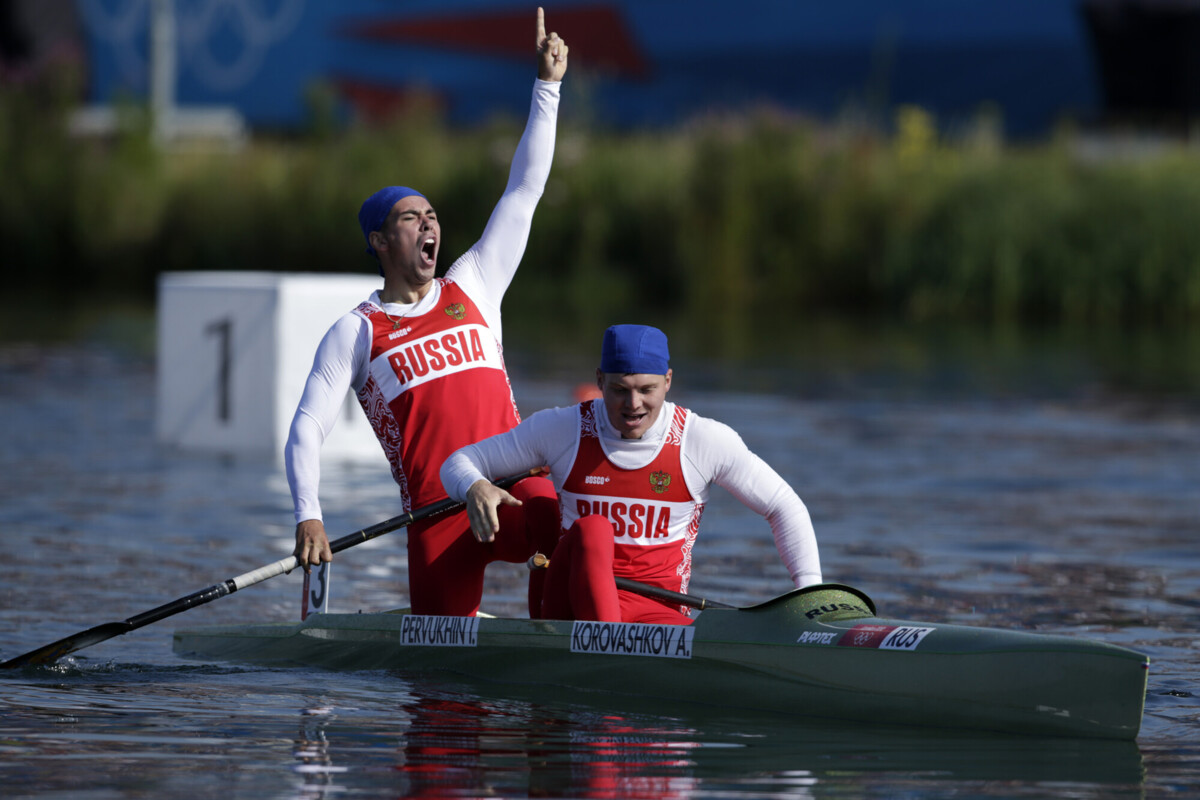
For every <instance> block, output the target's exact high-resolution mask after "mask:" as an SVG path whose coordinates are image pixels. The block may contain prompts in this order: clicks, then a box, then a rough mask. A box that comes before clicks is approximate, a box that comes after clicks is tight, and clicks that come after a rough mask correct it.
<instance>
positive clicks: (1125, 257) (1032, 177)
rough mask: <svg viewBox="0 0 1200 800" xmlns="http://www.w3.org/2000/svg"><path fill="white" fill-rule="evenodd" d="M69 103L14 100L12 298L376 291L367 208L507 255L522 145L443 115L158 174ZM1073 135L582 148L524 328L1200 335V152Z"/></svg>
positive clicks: (824, 129) (604, 140) (552, 199)
mask: <svg viewBox="0 0 1200 800" xmlns="http://www.w3.org/2000/svg"><path fill="white" fill-rule="evenodd" d="M69 94H70V93H69V92H65V91H63V90H61V88H59V89H56V88H55V87H54V86H50V87H47V86H40V85H39V86H25V87H19V88H15V89H14V88H12V87H9V88H7V89H4V90H3V91H2V92H0V171H2V173H3V175H4V183H5V188H4V191H3V192H2V193H0V247H2V248H3V252H4V254H5V262H6V263H7V264H8V265H11V267H12V268H10V269H8V270H6V272H7V273H8V274H9V275H11V276H12V278H11V279H10V286H11V287H13V288H17V289H19V288H27V289H45V290H48V291H58V290H61V289H62V288H63V287H70V291H71V292H76V293H84V294H87V293H95V292H101V293H108V294H115V293H120V292H135V293H140V294H142V295H143V296H145V297H147V298H148V297H152V293H153V287H154V285H155V279H156V276H157V275H158V273H159V272H160V271H163V270H208V269H228V270H280V271H322V272H365V273H370V272H372V271H373V269H374V266H373V263H372V262H371V261H370V260H369V258H368V257H367V256H366V255H364V254H363V252H362V242H361V235H360V233H359V230H358V226H357V221H356V217H355V215H356V213H357V211H358V206H359V203H360V202H361V201H362V199H363V198H364V197H366V196H367V195H368V194H369V193H370V192H372V191H374V190H375V189H376V188H378V187H379V186H382V185H386V184H389V183H406V184H409V185H413V186H416V187H418V188H420V189H421V190H422V191H424V192H425V193H427V194H428V196H429V197H430V198H431V199H433V200H434V202H435V204H436V207H437V209H438V212H439V215H440V217H441V220H442V223H443V226H444V228H445V234H446V239H445V242H444V244H443V248H442V256H443V257H442V261H443V265H448V264H449V262H450V260H452V258H454V257H455V256H457V255H458V254H459V253H461V252H462V251H463V250H464V249H465V248H467V247H468V246H469V245H470V244H471V242H472V241H473V240H474V238H475V237H476V236H477V235H478V233H479V231H480V230H482V228H483V225H484V223H485V222H486V220H487V216H488V214H489V213H490V211H491V208H492V205H493V204H494V202H495V200H496V198H497V197H498V196H499V194H500V192H501V190H502V189H503V186H504V182H505V180H506V176H507V169H508V164H509V159H510V158H511V154H512V150H513V148H514V147H515V144H516V141H517V137H518V135H519V133H520V127H519V123H515V122H511V121H510V122H498V123H495V124H493V125H490V126H488V127H486V128H483V129H478V130H471V131H462V130H455V129H450V128H447V127H446V126H445V125H443V124H442V123H441V122H440V121H439V120H438V119H437V118H436V117H434V116H432V115H414V116H411V117H409V118H407V119H403V120H398V121H396V122H394V123H393V124H391V125H388V126H385V127H382V128H374V129H367V128H364V127H357V126H354V127H351V128H349V129H347V130H343V131H332V132H331V131H330V130H329V128H328V126H324V127H322V128H321V130H320V131H319V133H318V134H314V135H312V136H308V137H300V138H296V137H291V138H270V137H260V138H256V139H255V140H254V141H253V142H252V143H251V144H249V145H248V146H247V147H245V148H244V149H242V150H239V151H229V150H223V149H220V148H208V149H201V148H195V147H192V148H188V149H179V148H174V149H158V148H156V147H155V146H153V144H152V142H151V139H150V135H149V131H148V129H145V128H142V129H139V128H138V127H137V126H136V125H135V126H132V127H131V128H130V129H129V130H127V131H126V132H124V133H122V134H120V135H118V136H117V137H115V138H113V139H109V140H86V139H78V138H72V137H69V136H68V135H66V134H65V132H64V125H63V118H64V111H65V109H66V105H67V104H66V102H65V97H66V96H69ZM1080 142H1081V140H1080V139H1078V138H1077V137H1073V136H1071V135H1063V136H1060V137H1057V138H1055V139H1054V140H1052V141H1048V142H1046V143H1042V144H1036V145H1029V144H1025V145H1021V146H1013V145H1006V144H1004V143H1003V142H1001V141H999V140H998V139H997V137H996V136H995V135H994V134H992V133H990V132H989V129H988V128H987V127H986V126H983V127H981V128H980V130H978V131H975V132H972V133H969V134H966V135H961V136H958V137H956V138H954V139H953V140H947V139H946V138H944V137H941V136H939V134H938V132H937V131H936V128H935V126H934V125H933V121H932V120H931V119H930V118H929V117H928V116H927V115H925V114H924V113H923V112H921V111H920V110H919V109H911V108H910V109H902V110H901V111H900V113H899V114H898V116H897V124H896V126H895V130H894V132H889V133H887V134H883V133H879V132H874V131H871V130H863V129H861V128H851V127H848V126H836V125H833V126H830V125H818V124H815V123H812V122H807V121H803V120H797V119H793V118H787V117H783V116H779V115H770V114H761V115H754V116H748V117H744V118H739V119H730V118H721V119H711V120H699V121H695V122H692V123H689V124H687V125H681V126H679V127H678V128H676V129H673V130H670V131H654V132H633V133H618V132H595V131H594V130H590V129H584V128H582V127H579V126H576V125H573V124H572V122H571V120H570V118H569V116H566V117H565V118H564V120H563V121H562V123H561V124H560V133H559V144H558V152H557V156H556V161H555V165H554V169H553V173H552V177H551V180H550V182H549V184H548V186H547V188H546V194H545V197H544V198H543V200H542V202H541V204H540V206H539V208H538V212H537V216H536V219H535V222H534V228H533V234H532V236H531V238H530V241H529V245H528V250H527V254H526V257H525V261H524V264H523V266H522V269H521V271H520V272H519V273H518V277H517V284H516V285H515V287H514V291H513V292H511V293H510V296H509V298H508V299H507V300H506V319H516V318H522V319H529V320H538V321H539V323H538V324H550V325H552V324H555V323H556V322H557V324H562V325H564V326H565V325H570V326H574V327H583V326H586V327H587V329H588V330H591V329H595V328H598V327H600V326H602V325H604V324H607V323H609V322H612V321H620V320H630V319H642V320H652V319H666V318H669V319H673V320H680V321H682V322H685V323H686V324H687V325H688V327H689V328H690V329H692V330H695V331H697V335H698V336H700V337H701V339H703V337H705V336H707V337H710V338H711V339H712V340H713V341H718V340H720V341H736V340H738V339H740V338H745V337H749V336H752V335H755V334H754V332H755V331H761V330H762V329H763V326H764V325H765V326H767V327H768V328H770V327H774V323H786V321H788V320H794V319H797V318H803V317H813V316H827V315H830V314H834V315H847V316H875V317H882V318H887V319H891V320H894V321H900V322H903V321H906V320H907V321H972V322H975V321H985V322H990V323H995V324H1003V325H1009V324H1024V323H1037V324H1052V325H1057V324H1060V323H1061V324H1066V325H1070V326H1084V327H1086V326H1089V325H1106V326H1108V325H1112V324H1119V325H1128V324H1137V325H1142V324H1147V323H1149V324H1159V323H1175V324H1180V323H1194V321H1195V320H1196V319H1197V316H1198V315H1200V153H1197V152H1196V151H1194V149H1193V148H1192V147H1189V146H1187V145H1184V144H1174V145H1170V146H1164V147H1162V148H1160V149H1159V150H1157V151H1155V152H1153V153H1150V154H1143V155H1141V156H1138V157H1136V158H1132V157H1124V156H1111V155H1110V156H1104V157H1092V156H1089V155H1087V154H1086V151H1085V150H1084V149H1083V148H1082V147H1081V146H1080Z"/></svg>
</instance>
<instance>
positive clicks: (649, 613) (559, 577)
mask: <svg viewBox="0 0 1200 800" xmlns="http://www.w3.org/2000/svg"><path fill="white" fill-rule="evenodd" d="M542 616H543V617H544V618H546V619H588V620H597V621H599V622H644V623H648V624H654V625H691V624H692V618H691V617H689V616H687V615H686V614H683V613H682V612H680V610H679V607H678V606H675V605H671V604H670V603H667V602H664V601H662V600H655V599H654V598H652V597H643V596H642V595H640V594H635V593H633V592H627V591H624V590H620V589H617V583H616V581H615V580H614V578H613V527H612V523H611V522H609V521H608V519H607V518H606V517H602V516H599V515H598V514H592V515H589V516H586V517H582V518H580V519H579V520H577V521H576V522H575V524H573V525H572V526H571V528H570V530H568V531H567V532H566V533H565V534H563V537H562V538H561V539H560V540H559V542H558V547H557V548H556V549H555V550H554V554H553V556H552V557H551V558H550V569H549V570H548V574H547V575H546V586H545V590H544V593H543V595H542Z"/></svg>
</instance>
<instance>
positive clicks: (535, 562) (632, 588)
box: [527, 553, 875, 614]
mask: <svg viewBox="0 0 1200 800" xmlns="http://www.w3.org/2000/svg"><path fill="white" fill-rule="evenodd" d="M527 566H528V567H529V568H530V569H548V568H549V567H550V559H549V558H547V557H546V556H545V555H543V554H542V553H534V554H533V555H532V556H531V557H530V559H529V563H528V564H527ZM613 579H614V580H615V581H616V582H617V588H618V589H624V590H625V591H627V592H633V593H634V594H640V595H643V596H645V597H653V598H655V599H656V600H666V601H667V602H668V603H678V604H679V605H681V606H687V607H688V608H695V609H699V610H700V611H704V610H705V609H707V608H724V609H731V610H734V611H749V610H750V609H754V608H759V607H762V606H766V605H770V604H772V603H774V602H776V601H777V600H779V599H781V598H780V597H775V598H772V599H770V600H767V601H765V602H762V603H757V604H755V605H752V606H731V605H729V604H728V603H718V602H717V601H716V600H708V599H706V598H703V597H696V596H695V595H691V594H682V593H680V592H673V591H671V590H670V589H663V588H662V587H660V586H651V585H650V584H648V583H640V582H639V581H635V580H631V579H629V578H622V577H621V576H619V575H614V576H613ZM823 589H839V590H841V591H845V592H850V593H851V594H853V595H855V596H856V597H858V598H859V599H860V600H862V601H863V602H864V603H866V605H867V608H869V609H870V610H871V613H872V614H874V613H875V603H874V602H873V601H872V600H871V598H870V597H867V595H865V594H864V593H862V592H860V591H859V590H858V589H855V588H854V587H852V586H846V585H844V584H840V583H817V584H813V585H812V586H806V587H804V588H803V589H795V590H793V592H799V593H802V594H808V593H810V592H816V591H820V590H823ZM792 594H793V593H792V592H789V593H788V594H786V595H782V596H781V597H791V596H792Z"/></svg>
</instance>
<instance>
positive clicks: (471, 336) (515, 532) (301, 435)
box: [285, 8, 567, 616]
mask: <svg viewBox="0 0 1200 800" xmlns="http://www.w3.org/2000/svg"><path fill="white" fill-rule="evenodd" d="M536 42H537V61H538V79H537V81H536V82H535V84H534V88H533V101H532V106H531V109H530V112H529V121H528V122H527V123H526V127H525V132H524V134H523V135H522V137H521V141H520V144H519V145H518V146H517V151H516V154H515V155H514V156H513V163H512V168H511V170H510V172H509V178H508V186H507V187H506V188H505V190H504V195H503V196H502V197H501V198H500V202H499V203H498V204H497V205H496V208H495V210H494V211H493V212H492V216H491V218H490V219H489V220H488V223H487V227H486V228H484V231H483V235H482V237H481V238H480V239H479V241H478V242H476V243H475V244H474V245H473V246H472V247H471V249H470V250H468V251H467V252H466V253H465V254H464V255H463V256H462V257H461V258H459V259H458V260H457V261H455V262H454V264H452V265H451V266H450V269H449V270H448V271H447V273H446V275H445V277H444V278H436V279H435V277H434V271H435V268H436V267H437V256H438V250H439V247H440V245H441V241H442V237H441V228H440V226H439V223H438V219H437V215H436V213H435V212H434V210H433V206H432V205H431V204H430V202H429V201H428V200H427V199H426V198H425V197H424V196H423V195H422V194H421V193H420V192H417V191H416V190H414V189H410V188H408V187H405V186H388V187H386V188H383V189H380V190H379V191H378V192H376V193H375V194H373V195H372V196H371V197H369V198H367V200H366V201H365V202H364V203H363V205H362V209H361V210H360V211H359V214H358V219H359V223H360V225H361V227H362V231H363V236H364V237H365V238H366V243H367V252H369V253H371V254H372V255H374V256H375V257H376V258H377V259H378V261H379V271H380V274H381V275H382V276H383V288H382V289H381V290H379V291H377V292H375V293H373V294H372V295H371V297H370V298H369V299H368V300H366V301H364V302H363V303H362V304H361V305H360V306H359V307H358V308H356V309H354V310H353V311H351V312H350V313H348V314H346V315H345V316H344V317H342V318H341V319H340V320H338V321H337V322H336V323H334V325H333V327H332V328H330V330H329V332H328V333H327V334H326V335H325V338H324V339H323V340H322V341H321V344H320V346H319V347H318V348H317V353H316V357H315V359H314V361H313V367H312V371H311V372H310V374H309V376H308V381H307V383H306V384H305V387H304V394H303V396H302V397H301V399H300V405H299V407H298V408H297V409H296V415H295V417H294V418H293V420H292V427H291V431H290V433H289V436H288V442H287V447H286V450H285V459H286V466H287V475H288V483H289V485H290V486H291V489H292V499H293V502H294V505H295V512H296V523H297V524H296V549H295V555H296V558H297V559H298V560H299V562H300V565H301V566H303V567H304V569H305V570H306V571H307V570H308V569H309V567H310V565H314V564H320V563H321V562H323V561H331V560H332V553H331V551H330V549H329V540H328V538H327V536H326V533H325V526H324V523H323V522H322V519H321V507H320V504H319V502H318V500H317V486H318V483H319V480H320V451H321V445H322V442H323V441H324V439H325V436H326V435H327V434H328V432H329V431H330V429H331V428H332V427H333V425H334V423H335V422H336V420H337V417H338V414H339V412H340V410H341V406H342V400H343V398H344V397H345V396H346V392H347V390H348V389H349V388H351V387H353V389H354V391H355V393H356V394H357V395H358V399H359V402H360V403H361V404H362V407H363V410H364V411H365V412H366V414H367V417H368V418H369V419H370V421H371V426H372V427H373V428H374V430H375V435H376V436H377V437H378V439H379V443H380V444H381V445H382V446H383V450H384V452H385V453H386V455H387V458H388V461H389V462H391V467H392V475H393V477H394V478H395V480H396V483H397V484H398V485H399V487H400V495H401V500H402V502H403V506H404V509H405V510H406V511H407V510H410V509H417V508H421V507H423V506H426V505H429V504H430V503H434V502H437V501H438V500H441V499H442V498H443V497H444V496H445V495H444V493H443V491H442V486H441V482H440V481H439V480H438V472H437V470H438V467H440V466H441V464H442V462H443V461H445V459H446V457H447V456H448V455H449V454H450V453H452V452H454V450H456V449H457V448H459V447H462V446H463V445H465V444H469V443H470V442H475V441H478V440H479V439H482V438H484V437H487V436H491V435H492V434H495V433H499V432H501V431H505V430H508V429H509V428H512V427H513V426H515V425H516V424H517V423H518V422H519V421H520V417H519V415H518V413H517V408H516V404H515V402H514V400H513V395H512V387H511V386H510V384H509V381H508V374H507V372H506V371H505V368H504V358H503V351H502V348H501V327H500V300H501V298H502V297H503V296H504V292H505V290H506V289H507V288H508V285H509V283H510V282H511V281H512V278H513V275H514V274H515V273H516V270H517V265H518V264H519V263H520V260H521V256H522V254H523V253H524V251H525V243H526V241H527V240H528V237H529V229H530V226H531V224H532V221H533V212H534V208H535V207H536V205H537V202H538V199H539V198H540V197H541V195H542V190H543V188H544V187H545V184H546V179H547V177H548V176H549V174H550V162H551V160H552V158H553V155H554V139H555V123H556V120H557V116H558V101H559V87H560V85H561V83H560V82H561V80H562V77H563V75H564V74H565V73H566V70H567V44H566V42H565V41H563V40H562V39H561V38H559V36H558V34H556V33H551V34H550V35H549V36H547V35H546V28H545V21H544V15H543V12H542V9H541V8H539V9H538V11H537V40H536ZM513 496H515V497H520V498H522V499H523V500H525V501H526V502H525V505H524V506H523V507H517V506H512V507H511V508H509V509H506V511H512V512H515V513H510V514H506V515H504V516H503V518H502V519H501V520H500V523H499V525H498V530H499V532H498V534H497V536H496V537H495V539H494V541H489V542H486V543H483V542H478V541H476V540H475V538H474V537H472V536H471V534H470V529H469V524H468V520H467V518H466V517H465V516H464V515H463V514H462V513H461V512H460V513H457V514H453V515H450V516H445V517H441V518H434V519H433V520H431V521H427V522H422V523H416V524H414V525H412V526H410V528H409V531H408V558H409V566H408V572H409V595H410V602H411V604H412V610H413V612H414V613H417V614H447V615H457V616H473V615H474V614H476V613H477V612H478V610H479V603H480V600H481V598H482V594H483V572H484V568H485V567H486V566H487V564H489V563H490V562H492V561H495V560H504V561H513V562H523V561H525V560H526V559H527V558H528V557H529V555H530V554H531V553H532V552H533V551H534V550H535V549H537V548H543V549H548V548H552V547H553V546H554V542H555V540H556V539H557V537H558V535H559V533H560V528H559V524H558V509H557V498H556V497H555V495H554V488H553V486H552V485H551V484H550V482H549V481H547V480H546V479H545V478H529V479H527V480H525V481H522V482H521V483H519V484H517V486H515V487H514V489H513ZM540 582H541V579H540V578H536V579H534V580H531V583H530V594H531V597H530V603H531V606H532V607H535V608H536V607H540V605H541V603H540Z"/></svg>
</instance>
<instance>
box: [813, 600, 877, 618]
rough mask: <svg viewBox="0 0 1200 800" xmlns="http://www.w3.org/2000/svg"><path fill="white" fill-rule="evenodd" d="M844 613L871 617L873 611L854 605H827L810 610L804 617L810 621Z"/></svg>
mask: <svg viewBox="0 0 1200 800" xmlns="http://www.w3.org/2000/svg"><path fill="white" fill-rule="evenodd" d="M842 611H858V612H861V613H863V614H866V615H868V616H870V614H871V610H870V609H869V608H863V607H862V606H858V605H854V604H853V603H827V604H825V605H823V606H818V607H817V608H814V609H810V610H809V611H806V612H804V616H805V617H807V618H808V619H816V618H817V617H819V616H822V615H824V614H836V613H839V612H842Z"/></svg>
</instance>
